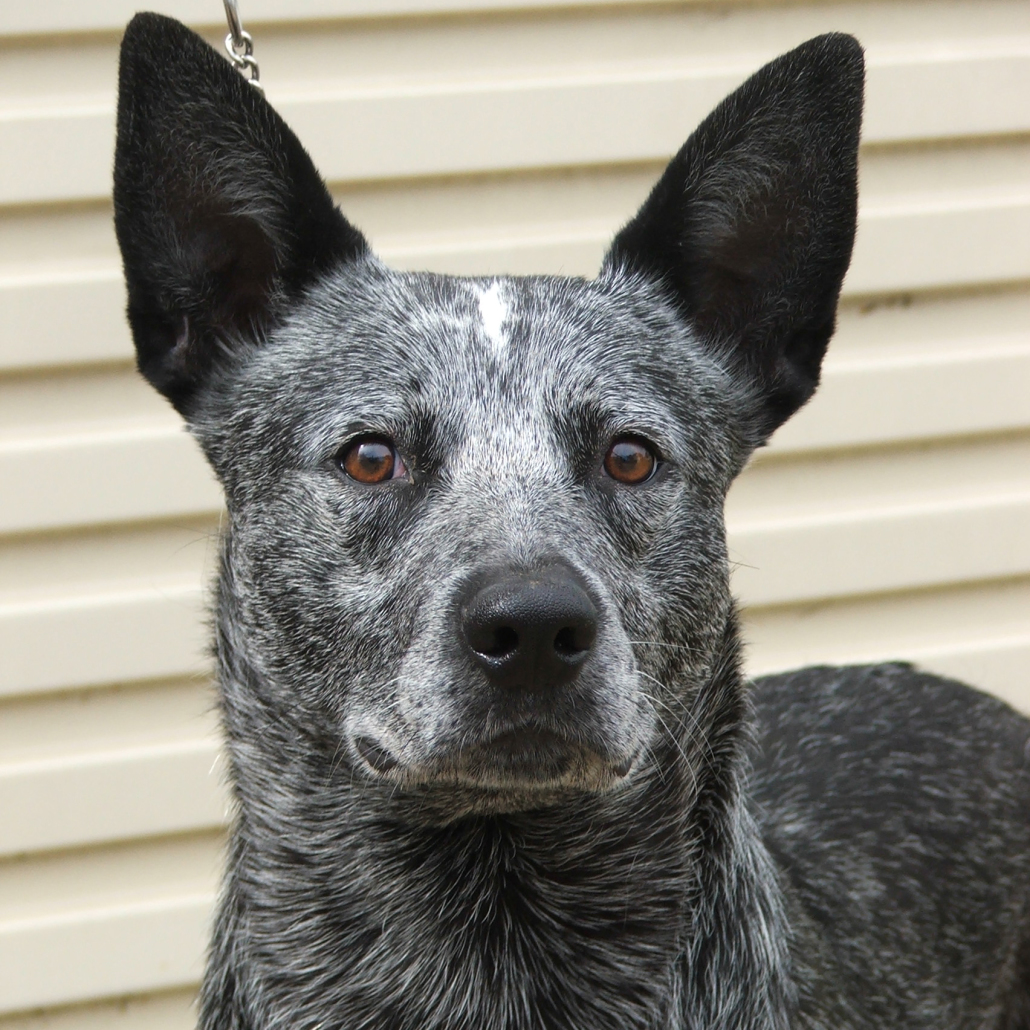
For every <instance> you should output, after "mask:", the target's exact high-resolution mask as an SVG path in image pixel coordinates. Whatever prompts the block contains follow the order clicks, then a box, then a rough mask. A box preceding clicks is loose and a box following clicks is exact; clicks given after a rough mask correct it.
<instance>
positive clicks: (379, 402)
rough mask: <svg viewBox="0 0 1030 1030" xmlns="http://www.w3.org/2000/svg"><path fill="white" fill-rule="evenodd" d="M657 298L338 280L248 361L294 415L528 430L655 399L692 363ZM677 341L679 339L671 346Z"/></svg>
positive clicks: (541, 282)
mask: <svg viewBox="0 0 1030 1030" xmlns="http://www.w3.org/2000/svg"><path fill="white" fill-rule="evenodd" d="M656 311H658V312H660V308H657V309H656V306H655V304H654V303H653V299H651V301H650V302H649V303H644V302H641V303H639V304H637V303H634V302H633V297H632V295H631V294H628V293H627V291H624V290H623V291H620V290H617V289H613V288H612V287H611V286H610V285H608V284H605V283H603V282H600V281H585V280H580V279H571V278H561V277H544V276H541V277H495V278H463V277H452V276H440V275H429V274H414V273H411V274H404V273H393V272H387V271H386V270H383V269H381V268H376V267H373V268H372V269H371V271H368V270H361V271H359V273H358V274H355V273H354V272H351V271H347V272H345V273H341V275H340V276H339V278H336V279H332V278H331V279H329V280H327V281H326V282H324V283H323V284H322V285H321V286H320V287H319V288H318V290H317V291H315V292H313V293H312V294H311V295H310V296H309V297H308V299H307V301H306V302H305V304H303V305H302V306H301V308H300V309H299V310H298V312H297V314H296V316H295V317H294V318H292V319H291V320H290V321H289V323H288V324H287V325H286V326H285V327H284V330H283V332H282V335H281V340H279V341H275V343H274V344H273V346H270V347H269V348H267V353H266V354H264V355H262V357H261V359H260V360H259V361H258V362H257V366H258V368H257V376H258V378H259V379H260V380H262V381H264V382H265V383H266V384H267V383H269V382H274V383H275V385H276V388H277V390H278V392H279V395H280V397H281V398H282V400H283V402H284V403H286V404H288V405H289V406H290V408H291V409H292V410H293V412H294V413H295V414H296V413H299V411H300V410H301V409H304V408H310V409H312V410H314V409H317V410H318V411H320V412H323V413H327V412H328V411H329V410H330V409H331V410H333V411H335V412H336V413H337V414H338V415H339V416H340V417H341V418H344V419H356V420H360V419H361V418H367V417H370V416H373V415H376V414H381V415H383V416H386V417H393V418H403V417H404V416H405V414H406V413H408V412H410V410H412V409H417V410H418V411H419V412H420V413H424V414H430V415H435V414H440V413H445V414H447V415H448V416H449V417H451V418H459V419H461V418H473V419H481V418H482V415H483V411H484V410H487V411H488V412H489V415H490V417H491V418H493V419H495V420H501V419H505V418H516V419H518V420H519V421H526V420H527V419H528V418H530V417H531V416H532V415H533V413H538V414H541V415H542V413H543V412H544V411H545V409H546V411H547V412H548V413H549V414H550V415H552V416H553V414H554V412H555V409H556V408H561V407H570V406H575V405H577V404H583V403H584V402H589V403H593V404H597V405H600V406H601V407H607V408H611V407H613V406H614V407H620V406H624V405H628V406H631V407H632V406H640V405H644V406H646V405H648V404H653V403H659V404H660V403H661V400H662V394H663V393H666V392H669V391H671V390H672V389H673V385H672V381H673V380H677V381H678V382H677V383H676V385H675V389H676V390H682V388H683V382H682V381H681V380H682V379H683V378H684V376H683V375H682V374H681V373H687V375H686V378H687V379H689V378H690V376H689V371H690V370H689V368H684V367H682V366H683V365H684V363H685V364H686V365H687V366H689V365H690V364H691V358H690V356H689V355H684V353H683V351H682V349H680V353H679V361H678V362H677V364H678V365H680V366H681V368H680V369H679V370H678V371H676V370H670V369H669V368H668V367H665V368H663V365H665V364H667V363H666V362H665V361H663V355H665V356H666V357H668V355H667V354H666V353H665V352H666V351H667V349H668V347H669V343H670V338H675V337H676V336H677V332H679V336H680V337H682V330H681V329H680V330H677V325H676V321H675V319H674V318H672V317H671V316H670V317H668V318H665V319H663V318H662V317H661V315H660V313H656ZM681 342H682V341H681Z"/></svg>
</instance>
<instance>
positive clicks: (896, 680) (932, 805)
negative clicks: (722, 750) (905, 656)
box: [751, 663, 1030, 1025]
mask: <svg viewBox="0 0 1030 1030" xmlns="http://www.w3.org/2000/svg"><path fill="white" fill-rule="evenodd" d="M753 701H754V710H755V755H754V762H753V768H752V774H751V775H752V791H753V793H752V796H753V799H754V802H755V806H756V808H755V812H756V816H757V818H758V821H759V824H760V826H761V830H762V835H763V838H764V840H765V842H766V845H767V847H768V848H769V851H770V853H771V854H772V856H773V858H774V860H775V862H776V863H777V865H778V867H779V869H780V872H781V875H782V877H783V880H784V885H785V887H786V888H787V891H788V904H789V907H790V908H791V910H792V918H793V921H794V923H795V932H796V934H797V936H798V937H799V938H800V940H799V942H798V947H799V951H800V953H801V954H802V955H803V957H802V958H801V960H800V961H801V964H802V965H808V964H809V960H810V959H814V961H816V963H818V962H823V963H824V964H825V963H826V962H827V961H829V962H830V963H831V966H829V967H828V968H830V969H831V972H832V977H833V979H834V981H835V982H837V983H839V984H840V985H841V986H842V989H843V991H844V994H845V995H846V996H849V997H852V998H853V999H857V998H862V1005H861V1006H860V1007H862V1008H865V1009H868V1010H869V1011H876V1012H878V1013H879V1015H880V1016H881V1017H882V1018H883V1019H885V1020H890V1019H893V1018H895V1016H897V1015H899V1014H900V1013H901V1012H903V1011H920V1010H923V1009H925V1010H926V1011H930V1009H927V1008H926V1007H927V1006H930V1008H934V1006H938V1005H943V1006H945V1007H944V1008H941V1009H940V1010H939V1011H938V1010H937V1009H935V1008H934V1011H936V1012H937V1015H939V1016H940V1018H941V1019H942V1020H944V1023H936V1024H933V1025H945V1024H947V1023H948V1020H949V1018H950V1016H949V1013H950V1014H952V1015H953V1014H954V1013H953V1012H952V1009H949V1008H947V1006H948V1005H952V1006H958V1007H959V1008H955V1009H954V1011H955V1012H957V1011H959V1010H960V1009H961V1007H962V1006H963V1005H967V1004H969V1003H970V1001H971V995H972V994H973V993H977V992H980V993H983V994H984V997H983V998H980V999H978V1003H981V1004H984V1005H986V1006H990V1005H992V1004H994V1003H995V999H994V997H993V995H992V993H991V992H993V991H995V990H996V989H997V988H998V980H997V970H998V969H1000V968H1003V967H1009V968H1011V963H1012V962H1014V961H1020V962H1022V961H1024V959H1019V960H1017V959H1015V957H1014V956H1015V954H1016V950H1017V949H1019V948H1021V947H1025V944H1021V942H1020V940H1019V938H1018V937H1016V936H1014V935H1013V930H1012V927H1013V926H1016V925H1019V924H1020V923H1021V921H1022V918H1023V916H1022V913H1024V912H1025V910H1026V906H1027V904H1028V901H1030V898H1028V887H1030V720H1028V719H1026V718H1024V717H1023V716H1021V715H1020V714H1018V713H1017V712H1015V711H1014V710H1013V709H1012V708H1010V707H1009V706H1008V705H1006V704H1005V703H1004V702H1002V701H999V700H998V699H996V698H993V697H990V696H988V695H987V694H984V693H982V692H980V691H977V690H974V689H972V688H970V687H967V686H964V685H963V684H961V683H957V682H955V681H954V680H950V679H944V678H942V677H939V676H934V675H931V674H929V673H926V672H922V671H920V670H918V669H916V668H914V667H913V666H911V665H906V664H900V663H897V664H889V665H870V666H850V667H842V668H831V667H825V666H823V667H813V668H808V669H802V670H799V671H797V672H793V673H786V674H783V675H777V676H770V677H766V678H763V679H760V680H758V681H756V683H755V684H754V690H753ZM915 941H922V942H929V946H928V947H922V946H921V947H920V948H916V947H914V946H913V943H912V942H915ZM906 942H908V944H906ZM817 955H821V956H822V958H821V959H816V958H815V956H817ZM949 968H950V969H953V970H954V969H964V970H965V971H966V972H965V973H964V974H963V976H961V977H960V978H959V980H960V982H959V983H958V984H957V985H956V983H954V982H949V976H948V975H946V970H947V969H949ZM824 972H825V970H824ZM804 978H805V974H804V971H802V975H801V980H802V981H804ZM951 979H952V980H953V979H954V978H953V977H952V978H951ZM973 985H979V986H975V987H974V986H973ZM915 995H919V997H918V998H916V997H915ZM906 998H907V999H908V1002H907V1004H908V1005H909V1008H908V1009H905V1008H904V1006H903V1007H902V1008H901V1009H897V1011H896V1012H895V1010H894V1009H893V1008H891V1005H896V1004H900V1001H899V999H906ZM913 1006H914V1007H913ZM882 1025H891V1024H890V1023H889V1022H888V1023H883V1024H882ZM894 1025H900V1024H894ZM927 1025H931V1024H930V1023H927ZM952 1025H953V1024H952Z"/></svg>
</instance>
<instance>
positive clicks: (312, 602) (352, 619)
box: [232, 480, 418, 711]
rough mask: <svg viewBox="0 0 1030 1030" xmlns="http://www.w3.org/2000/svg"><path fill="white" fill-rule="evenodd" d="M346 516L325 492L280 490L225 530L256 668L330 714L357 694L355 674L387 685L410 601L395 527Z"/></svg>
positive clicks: (412, 593)
mask: <svg viewBox="0 0 1030 1030" xmlns="http://www.w3.org/2000/svg"><path fill="white" fill-rule="evenodd" d="M327 493H328V496H327ZM262 500H263V502H264V503H261V501H262ZM384 507H386V506H383V505H380V506H379V508H380V509H383V508H384ZM353 514H354V513H353V509H351V510H350V511H347V510H340V508H339V507H338V505H337V503H336V497H335V495H334V494H333V493H332V492H331V491H329V492H327V491H324V490H323V491H317V490H312V489H311V488H310V484H304V483H303V482H297V481H295V482H293V483H292V484H291V483H290V482H289V481H288V480H287V481H284V482H282V483H281V484H279V487H278V489H275V490H269V491H268V492H266V493H265V495H264V497H263V498H262V499H259V500H258V501H257V502H256V503H254V504H252V505H250V506H248V509H247V510H246V511H245V512H243V513H240V514H237V515H236V516H234V518H233V525H232V536H233V547H232V552H233V559H232V560H233V563H234V573H235V576H234V578H235V580H236V581H237V582H238V583H239V584H240V585H241V588H242V589H243V590H244V593H245V601H246V605H245V607H246V609H247V611H248V613H249V618H248V622H249V623H250V630H251V632H252V636H253V637H254V639H255V640H256V641H258V642H260V643H259V646H260V650H261V652H262V654H263V655H264V656H265V658H264V661H263V664H264V665H265V666H266V668H268V670H269V671H270V672H272V673H274V674H275V675H277V676H280V677H282V678H283V679H284V680H286V679H288V680H289V681H290V682H291V683H292V684H294V685H295V686H296V687H297V688H298V689H301V690H303V691H304V692H305V693H306V694H308V695H309V697H310V698H311V699H312V700H314V699H317V700H318V701H319V702H320V703H321V704H322V705H323V706H328V707H329V708H330V709H333V710H336V711H343V710H344V709H346V707H347V702H348V698H349V697H351V696H353V695H354V694H355V693H359V692H360V689H361V685H360V682H355V679H356V677H355V676H354V674H353V670H361V674H362V675H361V677H359V678H370V679H372V680H376V681H378V682H380V683H382V682H384V681H386V680H387V679H389V678H390V677H392V676H393V675H395V672H396V669H395V666H396V663H397V662H398V661H399V656H400V654H401V653H403V651H404V649H405V647H406V646H407V641H408V639H409V638H410V624H411V618H412V613H413V611H414V610H415V606H416V605H417V601H418V598H417V589H412V588H409V589H408V590H407V591H403V590H401V589H400V584H399V582H398V577H397V575H396V567H397V563H398V556H397V550H398V541H399V540H400V539H401V538H402V536H403V525H402V524H401V523H402V521H403V520H402V519H399V518H396V517H394V518H391V515H390V513H389V512H388V511H386V512H383V511H381V510H380V511H372V512H371V514H370V513H369V511H368V510H365V511H364V512H360V513H359V517H351V518H348V517H347V516H348V515H352V516H353ZM345 670H351V672H350V674H349V675H346V674H345Z"/></svg>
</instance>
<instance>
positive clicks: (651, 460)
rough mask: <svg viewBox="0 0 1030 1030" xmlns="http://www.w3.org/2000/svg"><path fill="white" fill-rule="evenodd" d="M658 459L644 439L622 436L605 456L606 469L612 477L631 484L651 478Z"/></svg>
mask: <svg viewBox="0 0 1030 1030" xmlns="http://www.w3.org/2000/svg"><path fill="white" fill-rule="evenodd" d="M657 464H658V461H657V459H656V458H655V456H654V452H653V451H652V450H651V448H650V447H648V446H647V444H645V443H644V442H643V441H642V440H635V439H633V438H632V437H620V438H619V439H617V440H615V442H614V443H613V444H612V445H611V447H609V448H608V453H607V454H606V455H605V456H604V470H605V472H607V473H608V475H609V476H611V477H612V479H614V480H616V481H617V482H619V483H627V484H629V485H631V486H633V485H636V484H637V483H643V482H644V481H645V480H646V479H650V477H651V475H652V474H653V473H654V470H655V467H656V466H657Z"/></svg>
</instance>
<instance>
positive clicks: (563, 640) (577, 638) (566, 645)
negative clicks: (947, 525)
mask: <svg viewBox="0 0 1030 1030" xmlns="http://www.w3.org/2000/svg"><path fill="white" fill-rule="evenodd" d="M586 636H587V634H585V633H583V632H582V631H581V630H580V629H578V628H577V627H576V626H563V627H562V628H561V629H560V630H558V632H557V634H556V635H555V638H554V649H555V651H557V652H558V654H559V655H561V657H562V658H578V657H579V656H580V655H582V654H584V653H585V652H586V651H589V650H590V644H591V643H592V641H590V640H587V639H586Z"/></svg>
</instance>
